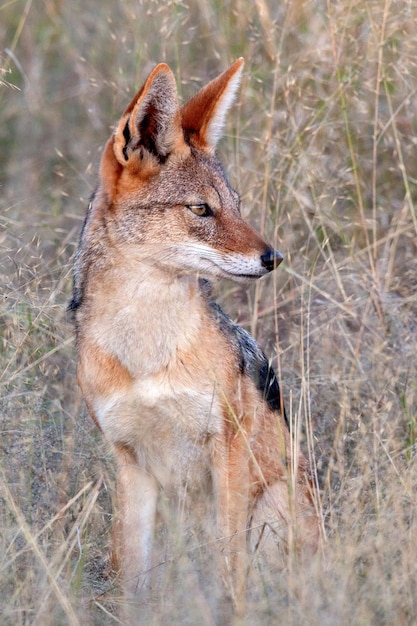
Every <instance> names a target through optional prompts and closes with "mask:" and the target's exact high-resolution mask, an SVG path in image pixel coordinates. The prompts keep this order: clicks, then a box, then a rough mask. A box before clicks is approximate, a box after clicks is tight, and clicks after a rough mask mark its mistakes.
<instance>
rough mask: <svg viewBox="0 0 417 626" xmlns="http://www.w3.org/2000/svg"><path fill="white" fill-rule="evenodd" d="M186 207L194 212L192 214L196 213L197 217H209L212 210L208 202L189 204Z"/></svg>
mask: <svg viewBox="0 0 417 626" xmlns="http://www.w3.org/2000/svg"><path fill="white" fill-rule="evenodd" d="M187 209H190V211H192V212H193V213H194V215H198V217H209V216H210V215H213V211H212V210H211V209H210V207H209V205H208V204H205V203H202V204H189V205H188V206H187Z"/></svg>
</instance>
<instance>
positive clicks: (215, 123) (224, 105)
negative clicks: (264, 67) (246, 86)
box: [206, 65, 243, 148]
mask: <svg viewBox="0 0 417 626" xmlns="http://www.w3.org/2000/svg"><path fill="white" fill-rule="evenodd" d="M242 70H243V65H241V66H240V67H239V69H238V70H237V71H236V73H235V74H234V76H232V78H230V80H229V82H228V84H227V87H226V89H225V90H224V92H223V93H222V95H221V97H220V98H219V100H218V102H217V103H216V108H215V111H214V113H213V115H212V117H211V119H210V122H209V124H208V126H207V130H206V140H207V143H208V145H210V146H211V147H212V148H215V146H216V144H217V142H218V141H219V139H220V137H221V136H222V134H223V129H224V125H225V121H226V114H227V112H228V110H229V109H230V107H231V106H232V104H233V101H234V99H235V96H236V92H237V90H238V88H239V85H240V80H241V78H242Z"/></svg>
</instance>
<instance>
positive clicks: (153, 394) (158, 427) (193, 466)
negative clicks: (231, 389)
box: [97, 377, 223, 489]
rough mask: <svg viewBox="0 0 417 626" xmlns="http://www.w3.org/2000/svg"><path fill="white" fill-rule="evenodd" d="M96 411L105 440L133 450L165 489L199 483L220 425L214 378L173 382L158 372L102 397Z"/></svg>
mask: <svg viewBox="0 0 417 626" xmlns="http://www.w3.org/2000/svg"><path fill="white" fill-rule="evenodd" d="M97 415H98V419H99V421H100V426H101V428H102V430H103V432H104V434H105V436H106V437H107V439H108V440H109V441H110V442H111V443H112V444H122V445H128V446H129V447H130V448H132V449H134V450H135V453H136V457H137V461H138V464H139V465H140V466H141V467H142V468H143V469H144V470H145V471H147V472H149V473H150V474H151V475H153V476H154V477H155V478H156V479H157V480H158V482H159V483H160V485H161V486H162V487H164V488H165V489H169V488H170V487H174V488H175V489H178V486H179V484H182V485H184V484H187V485H192V484H193V483H194V484H195V485H197V484H198V483H201V481H202V480H203V479H204V476H205V475H206V474H207V472H208V467H209V458H210V454H211V446H212V440H213V437H214V436H216V435H218V434H219V433H221V431H222V426H223V416H222V410H221V406H220V403H219V400H218V394H217V392H216V389H215V384H214V383H207V384H205V385H201V384H200V386H199V387H198V388H196V387H193V386H190V385H185V384H182V385H180V384H178V383H177V384H176V385H175V386H173V385H172V383H171V382H170V381H169V380H167V379H163V378H162V379H161V377H158V378H148V379H145V380H142V381H136V382H135V383H134V385H133V386H132V388H131V390H130V391H129V392H128V393H125V394H123V396H121V397H118V398H116V397H113V398H112V399H108V400H107V401H103V402H102V403H101V406H100V408H99V410H97Z"/></svg>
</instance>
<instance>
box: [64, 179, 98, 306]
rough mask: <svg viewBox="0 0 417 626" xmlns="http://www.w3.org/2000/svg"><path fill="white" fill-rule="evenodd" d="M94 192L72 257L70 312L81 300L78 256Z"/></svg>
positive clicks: (81, 280) (80, 271)
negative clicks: (76, 248)
mask: <svg viewBox="0 0 417 626" xmlns="http://www.w3.org/2000/svg"><path fill="white" fill-rule="evenodd" d="M95 194H96V192H95V191H94V192H93V194H92V195H91V198H90V202H89V204H88V210H87V215H86V216H85V219H84V222H83V225H82V228H81V233H80V239H79V244H78V250H77V252H76V253H75V258H74V266H73V272H72V276H73V290H72V300H71V302H70V303H69V305H68V311H71V312H72V313H75V311H76V310H77V309H78V308H79V307H80V306H81V303H82V301H83V292H84V272H83V271H82V268H81V267H80V266H81V258H80V257H81V251H82V249H83V237H84V231H85V229H86V226H87V222H88V218H89V217H90V213H91V207H92V204H93V200H94V196H95Z"/></svg>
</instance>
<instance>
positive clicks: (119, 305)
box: [90, 266, 205, 377]
mask: <svg viewBox="0 0 417 626" xmlns="http://www.w3.org/2000/svg"><path fill="white" fill-rule="evenodd" d="M138 274H139V275H138ZM126 276H127V277H126ZM100 287H101V289H100V291H99V290H97V289H96V290H95V291H94V295H93V299H94V300H95V302H94V306H95V308H96V310H97V311H100V312H99V314H98V316H99V320H98V319H97V316H96V317H95V322H94V325H93V324H91V328H90V336H91V334H92V335H93V336H94V340H95V342H96V343H97V344H98V345H100V346H101V347H102V348H104V349H105V350H106V351H107V352H109V353H110V354H113V355H114V356H116V357H117V358H118V359H119V361H120V362H121V363H122V364H123V365H124V366H125V367H126V368H127V369H128V370H129V372H130V374H131V375H132V376H134V377H136V376H143V375H150V374H152V373H155V372H158V371H160V370H161V369H162V368H166V367H168V365H169V363H170V362H171V361H172V360H173V359H175V358H176V355H177V353H179V352H182V351H186V350H187V349H189V347H190V346H191V345H192V344H194V343H196V342H197V341H198V336H199V332H200V329H201V325H202V323H203V321H202V320H203V318H204V308H205V298H204V296H203V295H202V293H201V291H200V289H199V287H198V280H197V278H196V277H192V276H180V277H178V276H173V275H172V274H169V273H166V272H163V271H157V270H155V268H150V267H149V268H146V266H144V267H142V268H141V271H140V272H138V270H137V268H136V272H135V273H133V272H131V273H130V274H129V273H127V272H126V268H125V267H124V268H123V273H121V272H118V271H117V270H116V269H114V270H113V271H110V272H107V277H106V281H102V283H101V284H100Z"/></svg>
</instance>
